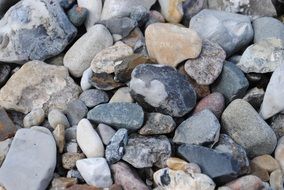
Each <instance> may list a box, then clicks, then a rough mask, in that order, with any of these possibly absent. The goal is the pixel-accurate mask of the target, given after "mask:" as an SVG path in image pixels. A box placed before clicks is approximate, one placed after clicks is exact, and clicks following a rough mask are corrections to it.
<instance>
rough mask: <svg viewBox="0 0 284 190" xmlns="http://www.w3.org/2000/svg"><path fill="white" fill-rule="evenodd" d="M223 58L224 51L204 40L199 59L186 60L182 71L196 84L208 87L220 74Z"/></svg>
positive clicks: (215, 44) (224, 55)
mask: <svg viewBox="0 0 284 190" xmlns="http://www.w3.org/2000/svg"><path fill="white" fill-rule="evenodd" d="M225 58H226V53H225V51H224V50H223V49H222V48H221V47H220V46H219V45H218V44H217V43H215V42H210V41H209V40H204V41H203V46H202V51H201V53H200V55H199V57H198V58H196V59H189V60H187V61H186V62H185V65H184V69H185V71H186V73H187V74H188V75H189V76H190V77H191V78H193V79H194V80H195V81H196V82H197V83H198V84H200V85H209V84H212V83H213V82H214V81H215V80H216V79H217V78H218V76H219V75H220V74H221V71H222V68H223V62H224V61H225Z"/></svg>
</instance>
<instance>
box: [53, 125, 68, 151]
mask: <svg viewBox="0 0 284 190" xmlns="http://www.w3.org/2000/svg"><path fill="white" fill-rule="evenodd" d="M52 133H53V137H54V140H55V142H56V145H57V148H58V152H59V153H62V152H63V149H64V145H65V126H64V125H61V124H58V125H57V126H56V127H55V129H54V131H53V132H52Z"/></svg>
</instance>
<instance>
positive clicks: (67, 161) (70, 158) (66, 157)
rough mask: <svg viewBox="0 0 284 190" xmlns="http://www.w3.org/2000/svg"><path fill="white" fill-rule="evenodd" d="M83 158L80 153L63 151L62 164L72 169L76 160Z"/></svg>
mask: <svg viewBox="0 0 284 190" xmlns="http://www.w3.org/2000/svg"><path fill="white" fill-rule="evenodd" d="M83 158H85V155H84V154H82V153H69V152H67V153H64V154H63V155H62V166H63V168H65V169H68V170H70V169H72V168H74V167H75V166H76V161H77V160H81V159H83Z"/></svg>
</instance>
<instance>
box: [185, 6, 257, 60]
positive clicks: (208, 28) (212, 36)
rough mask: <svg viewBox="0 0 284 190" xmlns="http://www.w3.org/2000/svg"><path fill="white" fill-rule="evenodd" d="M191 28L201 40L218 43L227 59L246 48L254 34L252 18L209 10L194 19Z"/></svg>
mask: <svg viewBox="0 0 284 190" xmlns="http://www.w3.org/2000/svg"><path fill="white" fill-rule="evenodd" d="M228 21H229V22H228ZM190 28H191V29H193V30H195V31H196V32H197V33H198V34H199V35H200V37H201V38H203V39H208V40H210V41H212V42H216V43H218V44H219V45H220V46H221V47H222V48H223V49H224V50H225V52H226V55H227V57H229V56H231V55H232V54H234V53H235V52H237V51H239V50H240V49H242V48H243V47H246V46H247V45H248V44H249V43H250V42H251V41H252V39H253V34H254V33H253V28H252V25H251V19H250V17H248V16H244V15H240V14H233V13H227V12H224V11H216V10H209V9H203V10H202V11H200V12H199V13H198V14H197V15H195V16H194V17H192V19H191V20H190Z"/></svg>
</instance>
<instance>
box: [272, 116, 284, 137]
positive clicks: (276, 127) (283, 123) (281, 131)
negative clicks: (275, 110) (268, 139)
mask: <svg viewBox="0 0 284 190" xmlns="http://www.w3.org/2000/svg"><path fill="white" fill-rule="evenodd" d="M270 126H271V128H272V130H273V131H274V133H275V134H276V137H277V139H279V138H281V137H282V136H284V114H277V115H275V116H274V117H272V121H271V125H270Z"/></svg>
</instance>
